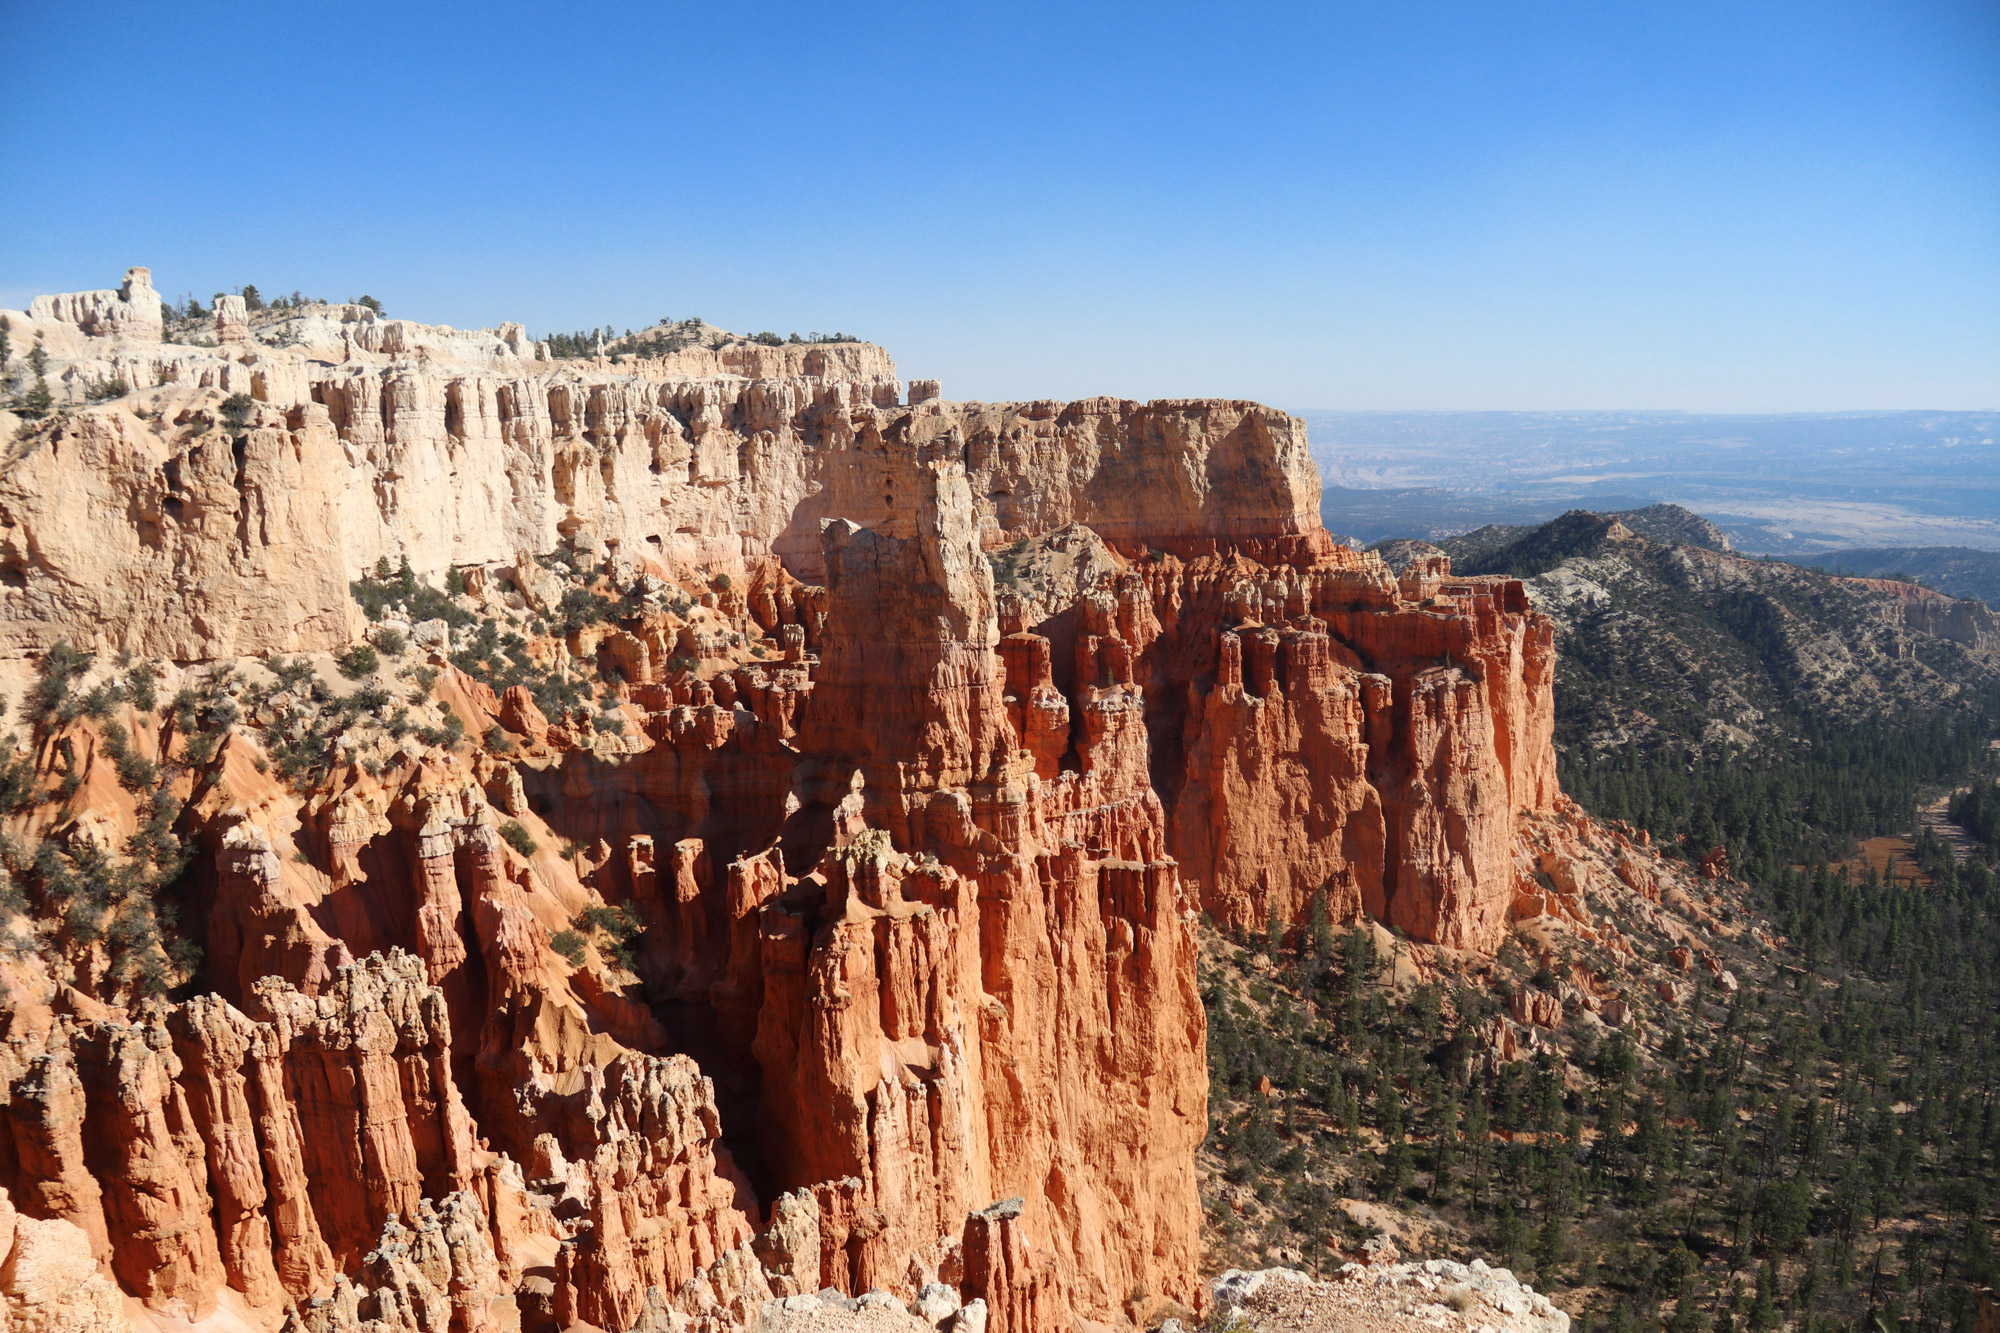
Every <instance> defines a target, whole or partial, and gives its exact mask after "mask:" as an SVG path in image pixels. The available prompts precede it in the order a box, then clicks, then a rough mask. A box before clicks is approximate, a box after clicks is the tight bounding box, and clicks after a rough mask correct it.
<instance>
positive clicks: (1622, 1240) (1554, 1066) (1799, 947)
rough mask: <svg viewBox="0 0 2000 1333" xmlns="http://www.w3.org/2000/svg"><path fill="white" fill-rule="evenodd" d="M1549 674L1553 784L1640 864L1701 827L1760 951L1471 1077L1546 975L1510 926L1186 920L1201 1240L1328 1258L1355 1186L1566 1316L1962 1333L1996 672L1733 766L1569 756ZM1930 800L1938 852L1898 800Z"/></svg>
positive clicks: (1680, 750) (1582, 1322)
mask: <svg viewBox="0 0 2000 1333" xmlns="http://www.w3.org/2000/svg"><path fill="white" fill-rule="evenodd" d="M1570 684H1571V688H1570V690H1569V694H1570V697H1569V698H1568V699H1565V698H1564V695H1563V691H1562V690H1561V689H1560V688H1559V692H1558V711H1559V722H1558V738H1559V769H1560V775H1561V780H1562V784H1563V788H1564V790H1565V791H1566V792H1567V793H1569V794H1570V795H1571V796H1572V797H1574V798H1575V799H1576V800H1578V801H1579V802H1580V803H1581V804H1582V805H1583V806H1584V807H1585V808H1586V809H1588V810H1589V811H1590V812H1591V813H1592V814H1594V815H1596V816H1598V817H1600V818H1602V819H1606V820H1623V821H1626V822H1627V823H1628V825H1629V826H1631V827H1633V828H1634V829H1645V830H1647V831H1649V832H1650V833H1651V834H1652V835H1653V838H1654V840H1655V842H1656V844H1657V845H1659V846H1661V847H1662V848H1664V849H1665V850H1666V852H1667V854H1668V855H1680V856H1686V857H1690V858H1699V857H1700V856H1701V855H1703V854H1704V853H1706V852H1707V851H1709V850H1710V849H1711V848H1713V847H1716V846H1724V847H1727V848H1728V849H1729V852H1730V859H1731V864H1732V865H1733V866H1734V867H1735V873H1736V874H1737V875H1739V876H1741V877H1742V879H1743V880H1744V882H1745V886H1746V887H1745V888H1744V889H1743V890H1741V891H1740V900H1739V901H1737V902H1735V903H1734V904H1732V908H1731V909H1728V910H1734V911H1741V912H1743V913H1746V914H1747V915H1748V916H1749V917H1751V918H1752V919H1753V920H1756V921H1759V922H1761V923H1764V925H1765V928H1766V929H1767V930H1769V931H1770V932H1772V933H1774V934H1775V935H1777V936H1779V937H1781V939H1782V942H1783V946H1784V947H1783V948H1782V949H1780V950H1779V951H1777V952H1775V953H1773V954H1771V955H1770V956H1769V958H1768V959H1767V960H1761V961H1760V960H1759V959H1758V958H1757V957H1756V956H1755V955H1754V954H1753V953H1748V952H1745V953H1743V954H1741V955H1731V957H1730V960H1729V963H1730V966H1731V967H1732V968H1734V969H1736V975H1737V976H1738V977H1739V978H1740V979H1741V981H1742V986H1741V989H1740V990H1739V991H1737V992H1736V993H1735V994H1733V995H1732V994H1728V993H1725V992H1724V991H1722V990H1721V989H1719V988H1718V987H1716V985H1715V984H1714V983H1713V982H1711V981H1709V980H1708V979H1707V978H1706V976H1705V974H1703V973H1702V972H1701V971H1700V970H1699V969H1696V971H1695V973H1694V976H1695V977H1696V978H1697V984H1696V986H1695V989H1694V993H1693V995H1692V997H1691V998H1690V999H1689V1000H1688V1001H1687V1002H1685V1003H1684V1004H1682V1005H1681V1006H1680V1007H1679V1008H1678V1009H1671V1010H1665V1011H1662V1012H1660V1013H1658V1014H1656V1015H1654V1016H1653V1017H1650V1018H1649V1019H1648V1021H1647V1022H1646V1024H1645V1028H1644V1033H1643V1036H1642V1037H1641V1038H1640V1039H1639V1040H1638V1041H1637V1042H1635V1041H1634V1040H1632V1039H1631V1038H1629V1037H1627V1036H1626V1035H1625V1033H1624V1032H1622V1031H1616V1030H1609V1029H1604V1028H1602V1027H1600V1026H1598V1025H1596V1024H1594V1023H1592V1024H1586V1023H1584V1022H1582V1021H1580V1016H1577V1015H1571V1016H1570V1017H1569V1018H1567V1019H1566V1020H1565V1023H1564V1025H1563V1027H1562V1028H1561V1029H1559V1030H1558V1031H1556V1032H1555V1033H1554V1034H1552V1040H1551V1041H1550V1042H1549V1045H1548V1049H1545V1050H1544V1051H1542V1052H1540V1053H1537V1054H1536V1055H1535V1056H1533V1058H1530V1059H1524V1060H1520V1061H1517V1062H1515V1063H1513V1064H1509V1065H1505V1066H1502V1067H1501V1068H1500V1069H1499V1070H1498V1072H1497V1073H1495V1072H1493V1071H1492V1069H1491V1066H1490V1063H1489V1062H1487V1061H1485V1060H1483V1059H1482V1058H1480V1057H1481V1056H1482V1054H1483V1052H1484V1045H1483V1042H1482V1038H1481V1029H1482V1027H1485V1026H1487V1025H1489V1024H1490V1023H1491V1020H1492V1018H1493V1016H1494V1015H1496V1014H1498V1013H1499V1012H1501V1007H1502V1006H1501V1002H1500V999H1499V998H1498V997H1499V996H1501V995H1504V994H1505V992H1506V990H1507V988H1508V987H1509V986H1510V985H1512V984H1528V985H1542V986H1545V987H1548V986H1553V984H1554V982H1555V978H1554V977H1553V976H1551V975H1548V974H1547V973H1546V971H1545V970H1544V969H1543V968H1542V967H1541V966H1540V965H1538V964H1536V963H1534V962H1532V961H1531V960H1530V959H1529V958H1528V956H1527V955H1526V953H1525V952H1524V951H1523V950H1522V949H1521V948H1520V947H1519V946H1518V945H1515V944H1512V943H1510V944H1509V945H1508V946H1506V947H1505V948H1503V950H1502V952H1501V955H1500V957H1499V959H1498V960H1497V962H1496V964H1495V974H1494V975H1490V976H1486V977H1467V978H1463V979H1460V980H1456V981H1453V980H1446V981H1438V982H1432V983H1430V984H1425V985H1418V986H1414V987H1411V986H1409V985H1403V986H1401V987H1398V986H1396V985H1394V984H1392V983H1391V982H1390V981H1389V980H1388V975H1387V971H1386V969H1385V967H1384V963H1385V961H1386V960H1384V959H1382V958H1381V957H1379V956H1377V945H1376V943H1375V939H1376V937H1375V936H1373V935H1371V934H1369V933H1368V932H1366V931H1364V930H1361V929H1354V930H1345V929H1343V928H1341V927H1339V926H1336V925H1335V924H1333V923H1331V922H1330V921H1328V920H1327V918H1326V914H1325V911H1324V908H1319V909H1317V910H1316V911H1315V913H1314V917H1313V919H1312V920H1311V922H1310V923H1308V924H1307V925H1306V926H1305V927H1304V928H1302V929H1297V930H1294V931H1292V932H1290V933H1289V934H1287V933H1284V932H1280V931H1278V930H1276V929H1275V927H1274V928H1273V929H1271V930H1269V931H1266V932H1264V933H1262V934H1252V935H1244V936H1239V937H1237V938H1234V939H1231V938H1226V937H1223V936H1220V935H1216V934H1214V933H1213V932H1211V933H1209V934H1208V936H1207V937H1206V940H1205V944H1204V950H1203V971H1202V994H1203V998H1204V1001H1205V1004H1206V1007H1207V1011H1208V1017H1209V1036H1208V1040H1209V1047H1208V1049H1209V1075H1210V1116H1211V1124H1210V1133H1209V1136H1208V1140H1207V1142H1206V1144H1205V1149H1204V1151H1205V1159H1204V1160H1205V1166H1206V1168H1207V1170H1206V1174H1205V1185H1204V1205H1205V1207H1206V1208H1207V1210H1208V1222H1209V1234H1210V1236H1211V1255H1210V1263H1211V1264H1212V1265H1213V1266H1216V1267H1218V1268H1219V1267H1223V1266H1227V1265H1229V1264H1240V1265H1244V1266H1264V1265H1268V1264H1271V1263H1280V1262H1282V1263H1287V1264H1291V1265H1294V1266H1301V1267H1305V1268H1308V1269H1313V1268H1321V1269H1325V1268H1328V1267H1330V1266H1332V1265H1335V1264H1337V1263H1339V1262H1340V1259H1339V1256H1338V1255H1337V1254H1335V1252H1334V1250H1333V1248H1332V1246H1335V1245H1337V1246H1338V1247H1339V1248H1341V1249H1344V1250H1348V1251H1350V1252H1351V1251H1352V1250H1353V1249H1354V1248H1355V1247H1356V1246H1358V1245H1360V1244H1361V1243H1363V1242H1364V1241H1365V1240H1366V1239H1367V1237H1368V1233H1369V1229H1368V1228H1366V1227H1364V1226H1361V1225H1358V1224H1357V1223H1356V1222H1355V1220H1354V1219H1353V1217H1352V1216H1351V1215H1350V1213H1349V1210H1347V1209H1345V1208H1343V1207H1342V1206H1341V1201H1342V1200H1343V1199H1348V1200H1363V1201H1367V1202H1369V1203H1372V1204H1375V1205H1382V1206H1387V1207H1390V1208H1393V1209H1394V1210H1396V1212H1397V1213H1398V1214H1399V1215H1400V1216H1401V1217H1403V1218H1404V1219H1406V1220H1407V1222H1408V1224H1409V1228H1411V1229H1414V1230H1415V1231H1417V1232H1418V1233H1419V1234H1423V1235H1426V1236H1428V1237H1429V1238H1430V1241H1429V1243H1428V1245H1427V1246H1426V1247H1423V1248H1421V1249H1420V1254H1421V1257H1426V1258H1429V1257H1459V1258H1470V1257H1472V1256H1474V1255H1477V1256H1481V1257H1484V1258H1486V1259H1488V1261H1489V1262H1493V1263H1498V1264H1505V1265H1507V1266H1509V1267H1511V1268H1513V1269H1514V1270H1515V1271H1516V1272H1517V1274H1519V1275H1520V1276H1521V1277H1523V1279H1524V1280H1529V1281H1532V1282H1533V1283H1534V1284H1535V1285H1536V1287H1537V1289H1538V1290H1542V1291H1544V1292H1546V1293H1548V1294H1549V1295H1550V1296H1551V1298H1552V1299H1553V1300H1555V1302H1556V1303H1557V1304H1558V1305H1560V1306H1562V1307H1563V1308H1565V1309H1567V1310H1569V1311H1570V1312H1571V1313H1572V1315H1573V1316H1574V1317H1575V1319H1576V1324H1575V1326H1576V1327H1578V1328H1584V1329H1590V1330H1640V1329H1646V1330H1651V1329H1659V1328H1666V1329H1671V1330H1675V1331H1676V1333H1687V1331H1689V1330H1704V1331H1705V1330H1711V1329H1713V1330H1739V1329H1749V1330H1767V1329H1779V1328H1790V1329H1794V1330H1800V1331H1802V1333H1804V1331H1809V1330H1835V1329H1839V1330H1848V1329H1853V1330H1877V1329H1879V1330H1885V1331H1887V1333H1916V1331H1918V1330H1926V1331H1933V1333H1941V1331H1942V1330H1964V1331H1965V1333H1971V1331H1972V1330H1973V1329H1974V1321H1975V1318H1976V1313H1975V1311H1976V1303H1977V1292H1978V1291H1979V1289H1981V1288H1983V1287H1986V1286H1989V1285H1992V1284H1995V1283H1996V1282H2000V1265H1996V1260H1995V1255H1994V1240H1993V1235H1992V1229H1993V1225H1994V1222H1995V1218H1996V1212H2000V893H1996V866H2000V856H1996V850H1995V849H1996V847H2000V785H1996V784H1995V782H1994V780H1993V773H1992V768H1991V761H1990V758H1989V755H1990V751H1989V748H1988V742H1989V740H1990V739H1991V738H1993V737H1995V736H1996V735H2000V691H1994V690H1991V689H1989V690H1987V692H1986V693H1985V694H1983V695H1980V694H1962V695H1961V696H1960V697H1959V698H1958V699H1956V700H1954V701H1953V702H1952V704H1951V705H1950V707H1948V708H1947V707H1943V706H1940V707H1938V708H1935V709H1932V710H1923V709H1921V708H1918V709H1912V710H1910V711H1909V712H1907V713H1906V714H1904V715H1902V716H1898V717H1895V718H1893V719H1888V720H1885V721H1882V722H1880V723H1878V724H1874V725H1854V724H1852V723H1849V722H1845V721H1842V722H1839V723H1835V722H1833V721H1829V720H1826V719H1824V718H1822V717H1819V716H1815V715H1814V714H1813V712H1812V711H1811V710H1810V708H1809V707H1808V706H1807V705H1806V704H1804V703H1803V702H1801V703H1800V704H1798V705H1797V706H1796V707H1795V709H1794V710H1793V712H1792V716H1791V717H1790V718H1788V719H1787V726H1788V728H1789V729H1790V730H1791V731H1792V732H1793V734H1794V736H1795V737H1796V740H1795V741H1793V742H1789V743H1788V744H1787V745H1785V746H1783V747H1772V748H1771V750H1769V751H1765V752H1753V753H1751V754H1748V755H1746V754H1742V753H1736V752H1722V753H1715V752H1712V751H1705V750H1703V749H1702V748H1700V747H1698V746H1693V745H1677V744H1671V743H1668V744H1662V745H1658V746H1656V747H1655V748H1654V749H1651V750H1646V749H1643V748H1641V747H1639V746H1636V745H1634V746H1629V747H1626V748H1623V749H1612V750H1605V751H1595V752H1587V751H1586V750H1585V748H1584V746H1583V745H1582V744H1581V742H1580V735H1581V728H1579V727H1577V726H1575V725H1573V724H1574V722H1575V719H1577V718H1578V717H1580V716H1585V715H1588V714H1589V713H1590V711H1591V709H1592V701H1591V700H1590V699H1589V698H1588V697H1577V696H1578V693H1579V692H1578V690H1577V689H1576V688H1575V681H1574V678H1572V681H1571V682H1570ZM1566 721H1567V722H1569V723H1571V724H1572V725H1567V726H1566V725H1565V722H1566ZM1954 791H1955V792H1956V794H1955V795H1952V796H1950V799H1949V806H1948V811H1949V816H1950V819H1951V822H1952V823H1954V824H1956V825H1958V826H1959V827H1960V828H1961V829H1963V830H1965V831H1966V832H1967V833H1969V834H1970V835H1971V838H1972V839H1975V840H1976V841H1964V840H1962V842H1963V847H1962V850H1954V849H1953V847H1952V846H1951V845H1950V844H1948V843H1947V841H1946V840H1945V839H1943V838H1941V837H1940V836H1938V834H1937V833H1936V832H1935V831H1933V830H1932V829H1931V828H1929V827H1926V826H1924V825H1923V824H1922V823H1921V821H1920V819H1919V810H1920V808H1921V807H1922V806H1924V805H1926V804H1927V803H1930V802H1933V801H1936V800H1937V799H1939V798H1940V797H1941V796H1945V795H1946V794H1947V793H1952V792H1954ZM1877 835H1899V836H1902V837H1905V838H1912V839H1913V847H1912V859H1913V861H1914V863H1915V864H1914V867H1907V868H1905V869H1904V870H1901V871H1899V872H1898V873H1897V874H1896V875H1895V877H1894V878H1893V879H1891V880H1889V881H1884V880H1883V879H1882V878H1881V877H1880V876H1879V875H1878V874H1876V873H1874V872H1873V871H1866V872H1863V871H1857V870H1856V869H1854V868H1852V867H1853V864H1854V849H1855V845H1856V841H1857V840H1858V839H1861V838H1867V837H1873V836H1877ZM1906 866H1907V863H1906ZM1585 953H1587V951H1581V952H1579V955H1578V958H1577V959H1576V961H1579V962H1584V963H1586V964H1589V963H1593V962H1595V961H1596V960H1594V959H1591V958H1589V957H1586V956H1585ZM1607 1033H1608V1035H1606V1034H1607ZM1266 1080H1268V1083H1266ZM1267 1087H1268V1091H1264V1090H1263V1089H1265V1088H1267ZM1412 1248H1416V1247H1412ZM1406 1254H1407V1250H1406Z"/></svg>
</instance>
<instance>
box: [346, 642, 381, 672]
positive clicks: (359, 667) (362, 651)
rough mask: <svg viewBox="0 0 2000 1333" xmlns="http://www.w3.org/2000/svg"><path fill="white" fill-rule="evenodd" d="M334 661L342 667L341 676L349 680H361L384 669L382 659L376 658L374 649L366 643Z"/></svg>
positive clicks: (354, 647) (350, 649) (358, 644)
mask: <svg viewBox="0 0 2000 1333" xmlns="http://www.w3.org/2000/svg"><path fill="white" fill-rule="evenodd" d="M334 660H335V661H336V662H337V663H338V664H339V666H340V674H341V675H343V676H345V677H347V678H348V679H349V680H360V679H361V678H362V677H363V676H372V675H374V674H375V673H376V672H377V671H380V670H381V669H382V659H381V658H380V657H378V656H376V654H375V649H374V647H373V646H372V645H370V644H366V643H357V644H355V645H354V646H353V647H351V648H349V649H348V650H347V651H346V652H344V653H342V654H341V655H340V656H339V657H338V658H336V659H334Z"/></svg>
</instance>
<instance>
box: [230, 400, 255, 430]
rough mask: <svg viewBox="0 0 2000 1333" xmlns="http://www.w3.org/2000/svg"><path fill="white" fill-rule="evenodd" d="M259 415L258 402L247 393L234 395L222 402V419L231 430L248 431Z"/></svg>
mask: <svg viewBox="0 0 2000 1333" xmlns="http://www.w3.org/2000/svg"><path fill="white" fill-rule="evenodd" d="M256 415H257V400H256V399H255V398H252V397H251V396H250V395H249V394H247V393H232V394H230V395H229V396H228V397H227V398H225V399H223V400H222V419H223V421H225V422H227V423H228V425H229V428H230V429H231V430H238V431H240V430H246V429H248V428H249V425H250V421H251V418H253V417H255V416H256Z"/></svg>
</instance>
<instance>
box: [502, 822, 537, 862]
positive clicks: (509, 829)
mask: <svg viewBox="0 0 2000 1333" xmlns="http://www.w3.org/2000/svg"><path fill="white" fill-rule="evenodd" d="M500 837H501V838H502V839H503V840H504V841H505V842H506V844H507V845H508V846H509V847H512V848H513V849H514V850H515V851H517V852H519V853H520V854H521V855H523V856H533V855H534V854H535V853H536V852H538V851H540V850H541V847H540V845H539V844H537V843H536V842H535V839H534V835H532V834H530V833H529V832H528V830H527V829H525V828H523V827H521V821H520V820H518V819H510V820H508V821H507V822H506V823H504V824H502V825H501V826H500Z"/></svg>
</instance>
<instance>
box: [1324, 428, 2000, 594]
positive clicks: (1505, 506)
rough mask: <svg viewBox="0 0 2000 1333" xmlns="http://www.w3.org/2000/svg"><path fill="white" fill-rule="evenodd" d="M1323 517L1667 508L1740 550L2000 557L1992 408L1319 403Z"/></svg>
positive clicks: (1376, 535)
mask: <svg viewBox="0 0 2000 1333" xmlns="http://www.w3.org/2000/svg"><path fill="white" fill-rule="evenodd" d="M1299 415H1300V416H1302V417H1304V419H1305V421H1306V425H1307V429H1308V432H1309V434H1310V436H1311V439H1312V447H1313V455H1314V458H1315V459H1316V460H1317V461H1318V462H1319V464H1320V470H1321V474H1322V477H1323V479H1324V482H1325V492H1324V496H1323V501H1322V506H1321V514H1322V517H1323V518H1324V520H1325V522H1326V525H1327V527H1328V528H1329V529H1330V530H1332V531H1334V532H1337V533H1342V534H1345V535H1349V536H1352V537H1354V538H1356V539H1357V540H1359V541H1362V542H1375V541H1381V540H1383V539H1385V538H1390V537H1421V538H1424V539H1426V540H1433V541H1434V540H1439V539H1441V538H1444V537H1447V536H1454V535H1457V534H1459V533H1463V532H1467V531H1470V530H1471V529H1473V528H1477V527H1481V526H1484V525H1487V524H1505V525H1520V524H1534V523H1540V522H1546V521H1547V520H1549V519H1551V518H1554V517H1555V516H1556V515H1558V514H1560V513H1563V512H1564V511H1566V510H1569V509H1575V508H1586V509H1590V510H1592V511H1594V512H1597V513H1607V512H1612V511H1622V510H1629V509H1636V508H1641V507H1644V506H1647V505H1651V504H1657V503H1661V502H1672V503H1676V504H1680V505H1684V506H1686V507H1688V508H1691V509H1696V510H1699V511H1700V512H1701V513H1703V514H1705V515H1707V517H1708V518H1709V519H1710V520H1712V521H1713V522H1714V523H1715V524H1716V525H1717V526H1718V527H1719V528H1721V529H1722V530H1723V531H1724V532H1725V533H1727V534H1728V536H1729V538H1730V541H1731V544H1732V545H1733V546H1734V547H1735V548H1736V549H1738V550H1742V551H1748V552H1752V553H1756V554H1765V555H1782V556H1788V557H1793V556H1811V557H1814V558H1818V557H1820V556H1822V555H1824V554H1825V553H1828V552H1833V551H1844V550H1850V549H1862V548H1868V549H1876V548H1884V547H1898V548H1906V547H1942V546H1962V547H1972V548H1977V549H1989V550H2000V445H1997V444H1996V438H2000V413H1995V412H1852V413H1831V414H1800V415H1784V416H1713V415H1696V414H1691V413H1681V412H1315V411H1305V412H1301V413H1299Z"/></svg>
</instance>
